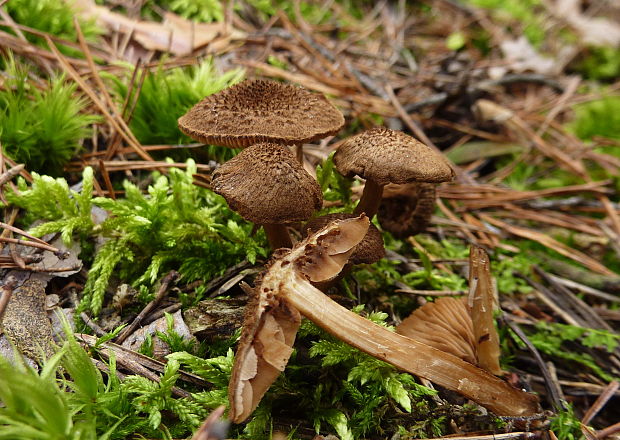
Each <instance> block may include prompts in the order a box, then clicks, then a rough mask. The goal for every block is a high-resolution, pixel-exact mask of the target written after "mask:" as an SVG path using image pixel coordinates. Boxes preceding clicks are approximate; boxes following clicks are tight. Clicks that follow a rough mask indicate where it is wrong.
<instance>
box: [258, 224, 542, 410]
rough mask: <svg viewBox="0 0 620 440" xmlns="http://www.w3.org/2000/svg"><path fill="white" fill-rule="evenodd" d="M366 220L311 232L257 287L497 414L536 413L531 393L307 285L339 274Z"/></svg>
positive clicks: (349, 340)
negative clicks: (353, 310) (354, 309)
mask: <svg viewBox="0 0 620 440" xmlns="http://www.w3.org/2000/svg"><path fill="white" fill-rule="evenodd" d="M368 224H369V221H368V219H367V217H364V216H361V217H359V218H357V219H349V220H343V221H339V222H334V223H332V224H330V225H329V226H327V227H325V228H324V229H322V230H320V231H319V232H317V233H315V234H313V235H311V236H310V237H308V238H307V239H306V240H304V241H303V242H301V243H299V244H298V245H297V246H295V247H294V248H293V249H292V250H291V251H290V252H289V253H288V254H287V255H284V256H282V257H280V258H279V259H277V260H276V261H275V262H274V263H273V264H272V265H271V267H270V268H269V270H268V271H267V273H266V274H265V275H264V277H263V279H262V283H261V284H260V286H258V289H259V290H260V291H261V292H265V293H266V294H269V295H273V297H274V298H278V299H279V301H280V302H285V303H286V304H287V306H288V307H289V308H291V309H296V310H298V311H299V312H300V313H301V314H303V315H304V316H306V317H307V318H309V319H311V320H312V321H313V322H315V323H316V324H317V325H319V326H320V327H322V328H324V329H325V330H326V331H328V332H330V333H332V334H333V335H334V336H336V337H338V338H339V339H341V340H343V341H344V342H346V343H348V344H350V345H352V346H354V347H356V348H358V349H360V350H362V351H364V352H366V353H368V354H370V355H371V356H374V357H376V358H378V359H381V360H384V361H385V362H388V363H390V364H392V365H394V366H395V367H397V368H400V369H402V370H404V371H407V372H409V373H412V374H415V375H417V376H420V377H423V378H425V379H428V380H430V381H432V382H434V383H436V384H438V385H440V386H443V387H445V388H447V389H450V390H453V391H456V392H458V393H460V394H462V395H463V396H465V397H467V398H468V399H471V400H473V401H475V402H477V403H478V404H480V405H482V406H484V407H486V408H488V409H489V410H491V411H493V412H494V413H496V414H498V415H505V416H529V415H534V414H536V412H537V409H538V405H537V399H536V397H535V396H533V395H531V394H528V393H526V392H524V391H521V390H519V389H516V388H513V387H512V386H511V385H509V384H507V383H506V382H504V381H503V380H501V379H500V378H498V377H495V376H493V375H492V374H489V373H487V372H486V371H484V370H482V369H480V368H478V367H476V366H474V365H472V364H469V363H467V362H465V361H463V360H461V359H459V358H458V357H456V356H454V355H451V354H448V353H444V352H442V351H440V350H437V349H435V348H432V347H430V346H428V345H426V344H423V343H421V342H418V341H415V340H413V339H410V338H408V337H405V336H402V335H399V334H396V333H394V332H391V331H389V330H387V329H386V328H384V327H381V326H379V325H376V324H374V323H372V322H370V321H369V320H367V319H364V318H362V317H361V316H359V315H357V314H355V313H353V312H351V311H349V310H347V309H345V308H344V307H342V306H340V305H338V304H337V303H336V302H334V301H332V300H331V299H330V298H328V297H327V296H326V295H324V294H323V293H322V292H321V291H320V290H318V289H317V288H315V287H314V286H313V285H312V284H311V281H312V282H320V281H325V280H327V279H330V278H331V277H333V276H335V275H336V274H337V273H338V271H339V270H340V269H341V268H342V266H343V265H344V264H345V263H346V262H347V260H348V258H349V256H350V254H351V252H352V248H353V247H354V246H355V245H357V243H359V241H361V239H362V238H363V237H364V235H365V234H366V232H367V228H368Z"/></svg>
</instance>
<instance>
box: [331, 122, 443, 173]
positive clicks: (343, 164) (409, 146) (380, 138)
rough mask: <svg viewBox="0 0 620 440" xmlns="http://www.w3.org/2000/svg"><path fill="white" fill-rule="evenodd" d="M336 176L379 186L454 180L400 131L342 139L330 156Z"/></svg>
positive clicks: (438, 160)
mask: <svg viewBox="0 0 620 440" xmlns="http://www.w3.org/2000/svg"><path fill="white" fill-rule="evenodd" d="M334 164H335V165H336V168H337V169H338V171H339V172H340V174H342V175H344V176H347V177H353V176H356V175H357V176H360V177H363V178H364V179H370V180H373V181H375V182H377V183H378V184H379V185H387V184H388V183H409V182H433V183H438V182H447V181H449V180H452V179H453V178H454V171H452V168H451V167H450V165H448V162H447V161H446V160H445V159H444V158H443V157H442V156H441V155H440V154H438V153H436V152H435V151H434V150H433V149H431V148H430V147H428V146H426V145H424V144H423V143H422V142H419V141H417V140H416V139H414V138H412V137H411V136H409V135H406V134H405V133H403V132H401V131H394V130H390V129H388V128H385V127H376V128H372V129H370V130H368V131H365V132H363V133H360V134H358V135H356V136H352V137H350V138H348V139H346V140H345V141H344V142H343V143H342V144H341V145H340V147H338V151H336V154H335V155H334Z"/></svg>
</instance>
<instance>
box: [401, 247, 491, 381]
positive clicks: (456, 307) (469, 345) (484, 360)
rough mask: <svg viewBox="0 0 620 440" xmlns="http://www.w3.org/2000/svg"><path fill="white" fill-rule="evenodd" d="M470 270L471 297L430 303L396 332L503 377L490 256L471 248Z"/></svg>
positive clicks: (405, 320) (415, 313)
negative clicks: (495, 324) (495, 319)
mask: <svg viewBox="0 0 620 440" xmlns="http://www.w3.org/2000/svg"><path fill="white" fill-rule="evenodd" d="M469 270H470V272H469V285H470V292H469V297H464V298H440V299H438V300H436V301H434V302H429V303H426V304H424V305H423V306H422V307H420V308H419V309H417V310H415V311H414V312H413V313H412V314H411V315H409V316H408V317H407V318H405V319H404V320H403V322H401V323H400V324H399V325H398V326H396V332H397V333H399V334H401V335H404V336H408V337H410V338H412V339H415V340H418V341H420V342H424V343H425V344H428V345H430V346H431V347H434V348H437V349H439V350H441V351H444V352H446V353H450V354H453V355H454V356H457V357H459V358H461V359H463V360H464V361H466V362H469V363H470V364H473V365H477V366H479V367H480V368H482V369H484V370H486V371H488V372H489V373H492V374H495V375H501V374H503V371H502V369H501V368H500V366H499V356H500V348H499V336H498V335H497V331H496V330H495V326H494V323H493V309H494V307H493V305H494V304H493V303H494V296H495V295H494V289H493V279H492V278H491V272H490V270H489V256H488V255H487V253H486V252H485V251H484V250H483V249H482V248H479V247H477V246H472V247H471V250H470V254H469Z"/></svg>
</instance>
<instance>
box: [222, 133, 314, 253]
mask: <svg viewBox="0 0 620 440" xmlns="http://www.w3.org/2000/svg"><path fill="white" fill-rule="evenodd" d="M211 184H212V187H213V191H215V192H216V193H217V194H220V195H221V196H223V197H224V198H225V199H226V201H227V202H228V206H230V208H231V209H232V210H234V211H236V212H238V213H239V214H240V215H241V216H242V217H243V218H245V219H246V220H248V221H251V222H253V223H255V224H258V225H262V226H263V227H264V229H265V233H266V234H267V238H268V239H269V243H270V245H271V247H272V248H273V249H277V248H281V247H289V248H290V247H291V246H292V243H291V238H290V236H289V234H288V231H287V230H286V226H285V224H286V223H291V222H298V221H303V220H306V219H308V218H309V217H310V216H312V214H313V213H314V212H315V211H316V210H317V209H320V208H321V205H322V203H323V194H322V192H321V187H320V186H319V184H318V183H317V182H316V180H314V179H313V178H312V176H310V174H308V173H307V172H306V171H305V170H304V169H303V167H302V166H301V164H300V163H299V162H298V161H297V160H296V159H295V156H294V155H293V153H291V152H290V150H289V149H288V148H286V147H283V146H281V145H276V144H270V143H260V144H256V145H252V146H251V147H248V148H246V149H245V150H243V151H242V152H241V153H239V154H238V155H237V156H235V157H234V158H232V159H231V160H229V161H228V162H226V163H224V164H223V165H221V166H220V167H219V168H217V169H216V170H215V171H214V173H213V176H212V182H211Z"/></svg>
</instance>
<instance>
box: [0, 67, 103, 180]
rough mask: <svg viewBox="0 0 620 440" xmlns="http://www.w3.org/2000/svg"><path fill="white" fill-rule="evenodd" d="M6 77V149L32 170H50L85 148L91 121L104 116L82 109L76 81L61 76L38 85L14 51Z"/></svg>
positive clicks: (1, 94)
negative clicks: (94, 114) (83, 143)
mask: <svg viewBox="0 0 620 440" xmlns="http://www.w3.org/2000/svg"><path fill="white" fill-rule="evenodd" d="M4 63H5V65H6V77H5V78H6V79H5V81H4V87H3V88H2V89H0V142H1V143H2V147H3V149H4V152H5V153H6V154H7V155H9V156H10V157H11V158H13V159H14V160H15V161H17V162H20V163H25V164H26V168H28V169H29V170H31V171H39V172H44V173H48V174H52V175H59V174H60V173H62V169H63V167H64V165H65V164H66V163H67V162H68V161H69V159H71V158H72V157H73V156H74V155H75V154H76V153H77V152H78V151H79V150H80V149H81V147H82V141H83V140H84V138H85V137H87V136H88V135H89V134H90V129H89V126H90V125H91V124H93V123H95V122H97V121H99V120H100V118H98V117H96V116H93V115H88V114H85V113H84V110H85V108H86V101H85V100H84V98H82V97H81V96H80V95H78V94H77V91H76V89H77V87H76V85H75V84H74V83H67V82H65V80H64V78H63V77H62V76H60V77H56V78H52V79H51V80H49V82H47V84H46V87H45V88H43V89H40V88H39V87H36V86H35V85H34V84H33V83H31V82H30V81H29V80H28V72H27V71H26V69H25V68H24V67H23V66H22V65H20V64H19V63H18V62H17V61H16V60H15V59H13V58H12V57H11V56H9V58H7V59H5V60H4Z"/></svg>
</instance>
